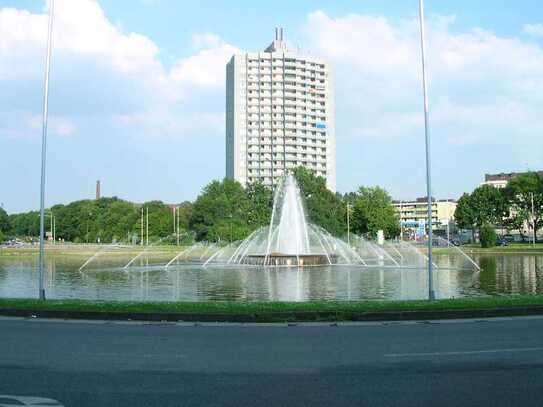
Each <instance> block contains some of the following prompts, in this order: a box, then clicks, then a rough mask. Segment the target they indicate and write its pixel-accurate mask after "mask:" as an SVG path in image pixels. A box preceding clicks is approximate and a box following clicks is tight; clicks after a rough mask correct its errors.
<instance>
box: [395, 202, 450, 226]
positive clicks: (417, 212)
mask: <svg viewBox="0 0 543 407" xmlns="http://www.w3.org/2000/svg"><path fill="white" fill-rule="evenodd" d="M392 204H393V205H394V209H395V210H396V213H397V214H398V218H399V219H400V224H401V225H402V229H403V230H404V231H406V233H408V234H409V232H411V233H415V232H416V231H417V230H419V231H424V228H425V225H426V219H427V213H428V204H427V198H426V197H424V198H417V199H416V200H414V201H393V203H392ZM455 210H456V201H455V200H453V199H438V200H435V199H433V200H432V224H433V228H432V230H436V229H438V228H443V227H447V225H449V224H450V223H451V222H452V221H454V211H455Z"/></svg>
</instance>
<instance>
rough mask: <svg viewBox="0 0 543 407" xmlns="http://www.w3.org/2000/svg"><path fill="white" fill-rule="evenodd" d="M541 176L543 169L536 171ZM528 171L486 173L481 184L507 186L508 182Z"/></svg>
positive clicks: (498, 186)
mask: <svg viewBox="0 0 543 407" xmlns="http://www.w3.org/2000/svg"><path fill="white" fill-rule="evenodd" d="M536 172H537V174H538V175H539V176H540V177H543V171H536ZM522 174H526V172H501V173H499V174H485V180H484V182H481V185H491V186H493V187H495V188H505V187H506V186H507V183H508V182H509V181H511V180H512V179H513V178H516V177H518V176H519V175H522Z"/></svg>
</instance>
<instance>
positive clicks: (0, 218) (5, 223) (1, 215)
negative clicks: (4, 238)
mask: <svg viewBox="0 0 543 407" xmlns="http://www.w3.org/2000/svg"><path fill="white" fill-rule="evenodd" d="M9 229H10V223H9V216H8V214H7V212H6V211H5V210H4V208H0V232H4V233H8V232H9Z"/></svg>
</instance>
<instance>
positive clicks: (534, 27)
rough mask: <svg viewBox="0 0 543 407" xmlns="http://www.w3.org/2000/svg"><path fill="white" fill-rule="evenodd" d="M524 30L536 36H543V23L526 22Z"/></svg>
mask: <svg viewBox="0 0 543 407" xmlns="http://www.w3.org/2000/svg"><path fill="white" fill-rule="evenodd" d="M522 30H523V31H524V32H525V33H526V34H530V35H533V36H535V37H543V24H524V26H523V27H522Z"/></svg>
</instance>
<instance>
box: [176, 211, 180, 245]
mask: <svg viewBox="0 0 543 407" xmlns="http://www.w3.org/2000/svg"><path fill="white" fill-rule="evenodd" d="M176 213H177V229H176V230H177V235H176V238H177V246H179V206H177V207H176Z"/></svg>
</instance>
